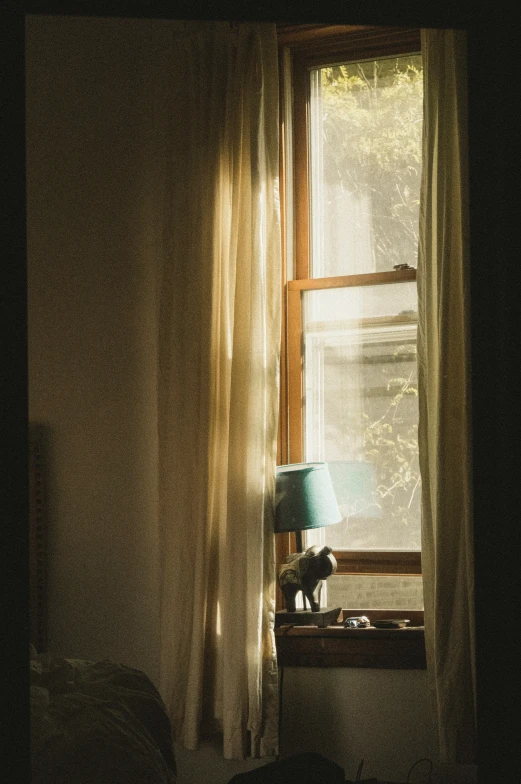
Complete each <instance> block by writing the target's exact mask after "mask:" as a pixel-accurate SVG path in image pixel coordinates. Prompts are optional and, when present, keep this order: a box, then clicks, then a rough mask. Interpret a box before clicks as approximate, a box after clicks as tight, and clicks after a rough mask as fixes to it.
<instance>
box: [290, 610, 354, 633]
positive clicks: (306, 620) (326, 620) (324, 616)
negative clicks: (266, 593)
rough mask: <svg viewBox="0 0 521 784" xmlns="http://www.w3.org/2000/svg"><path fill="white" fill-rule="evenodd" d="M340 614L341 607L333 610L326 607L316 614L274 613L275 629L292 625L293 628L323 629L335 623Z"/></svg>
mask: <svg viewBox="0 0 521 784" xmlns="http://www.w3.org/2000/svg"><path fill="white" fill-rule="evenodd" d="M341 612H342V608H341V607H335V608H334V609H331V608H330V607H326V608H325V609H324V610H319V611H318V612H312V611H311V610H296V611H295V612H286V610H280V611H279V612H276V613H275V628H276V629H277V628H278V627H279V626H284V625H287V624H292V625H293V626H318V627H319V628H321V629H323V628H324V627H325V626H330V625H331V624H332V623H336V621H338V616H339V615H340V613H341Z"/></svg>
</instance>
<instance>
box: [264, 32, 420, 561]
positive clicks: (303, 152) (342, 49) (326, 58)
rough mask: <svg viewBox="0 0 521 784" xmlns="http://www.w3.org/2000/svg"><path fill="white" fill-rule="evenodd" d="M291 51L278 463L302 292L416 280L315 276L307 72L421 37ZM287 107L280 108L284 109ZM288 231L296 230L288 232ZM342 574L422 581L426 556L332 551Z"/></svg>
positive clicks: (407, 49) (297, 456)
mask: <svg viewBox="0 0 521 784" xmlns="http://www.w3.org/2000/svg"><path fill="white" fill-rule="evenodd" d="M290 44H291V49H292V56H291V62H292V77H291V84H292V105H293V112H292V123H293V128H292V131H293V133H292V159H293V181H292V212H293V243H292V246H293V252H294V259H293V266H294V271H295V279H293V280H288V281H287V282H286V284H285V292H284V294H285V295H284V311H285V319H284V325H283V329H284V335H283V349H282V365H281V371H282V376H283V378H282V381H281V421H282V426H281V429H280V440H281V448H280V450H279V455H280V457H281V458H282V459H281V460H280V461H279V462H281V463H283V462H289V463H298V462H301V461H302V460H303V456H304V440H303V406H302V402H303V390H302V384H303V367H302V357H303V353H302V337H303V336H302V292H303V291H313V290H320V289H327V288H344V287H348V286H374V285H378V284H380V283H381V284H386V283H393V282H396V283H401V282H405V281H415V280H416V270H415V269H405V270H390V271H387V272H378V273H364V274H358V275H346V276H338V277H329V278H311V277H310V182H309V146H308V145H309V130H308V111H309V109H308V102H309V94H310V79H309V72H310V70H311V69H313V68H317V67H325V66H327V65H331V64H333V63H338V62H348V61H354V60H361V59H369V58H378V57H386V56H392V55H399V54H414V53H418V52H419V51H420V32H419V30H411V29H409V30H399V29H398V30H388V31H384V32H382V29H381V28H380V29H377V30H372V29H369V28H365V29H358V31H356V30H353V31H352V32H351V33H346V32H345V31H344V32H343V37H338V38H335V37H334V36H331V37H329V38H328V40H327V41H325V40H324V39H322V40H321V38H320V31H317V33H316V38H315V39H314V40H310V39H309V38H308V39H307V40H305V41H304V40H303V41H302V42H300V43H299V41H298V40H294V41H293V42H290ZM281 103H282V102H281ZM281 157H282V164H283V166H282V171H283V172H285V173H286V176H287V171H286V168H285V165H284V163H285V161H284V159H285V156H284V150H282V151H281ZM285 230H286V231H291V227H286V229H285ZM278 539H279V541H278V542H277V561H278V563H281V562H282V561H283V560H284V556H285V555H286V554H287V553H288V552H291V551H292V550H294V548H295V537H294V534H286V535H284V536H283V538H282V536H281V537H279V538H278ZM334 555H335V557H336V559H337V564H338V568H337V574H378V575H421V553H420V552H419V551H418V552H414V551H413V552H411V551H407V552H402V551H370V552H366V551H363V552H362V551H355V550H337V551H334Z"/></svg>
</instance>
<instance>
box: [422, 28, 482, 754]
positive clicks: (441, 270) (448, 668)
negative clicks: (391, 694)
mask: <svg viewBox="0 0 521 784" xmlns="http://www.w3.org/2000/svg"><path fill="white" fill-rule="evenodd" d="M422 50H423V58H424V79H425V99H424V100H425V103H424V140H423V153H424V159H423V182H422V195H421V208H420V249H419V261H418V294H419V332H418V354H419V399H420V423H419V443H420V466H421V474H422V488H423V489H422V492H423V520H422V526H423V527H422V569H423V578H424V599H425V641H426V649H427V669H428V675H429V679H430V683H431V687H432V694H433V701H434V706H435V713H436V719H437V725H438V730H439V744H440V756H441V758H442V760H444V761H446V762H455V763H474V762H475V756H476V693H475V643H474V564H473V551H474V547H473V522H472V486H471V468H472V467H471V432H470V410H469V400H470V398H469V395H470V367H469V318H470V311H469V309H470V301H469V252H468V248H469V242H468V239H469V238H468V192H467V143H466V138H467V125H466V67H465V62H466V60H465V57H466V52H465V33H464V32H463V31H455V30H423V31H422Z"/></svg>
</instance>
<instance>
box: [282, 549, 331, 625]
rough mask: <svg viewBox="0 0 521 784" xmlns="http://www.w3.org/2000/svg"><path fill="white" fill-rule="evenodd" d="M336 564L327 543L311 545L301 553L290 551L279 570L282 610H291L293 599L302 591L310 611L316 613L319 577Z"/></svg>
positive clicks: (293, 605)
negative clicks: (282, 598) (284, 608)
mask: <svg viewBox="0 0 521 784" xmlns="http://www.w3.org/2000/svg"><path fill="white" fill-rule="evenodd" d="M336 566H337V564H336V558H335V556H334V555H333V553H332V550H331V547H327V545H324V546H322V547H321V546H320V545H318V544H315V545H313V546H312V547H308V549H307V550H306V551H305V552H303V553H290V555H288V557H287V558H286V560H285V561H284V563H283V564H282V566H281V569H280V572H279V585H280V588H281V591H282V593H283V594H284V601H285V602H286V610H287V611H288V612H295V599H296V596H297V594H298V592H299V591H302V593H303V594H304V596H305V597H306V599H307V600H308V602H309V606H310V607H311V610H312V612H319V610H320V594H321V592H322V580H325V579H326V578H327V577H329V575H330V574H334V573H335V572H336ZM304 606H305V603H304Z"/></svg>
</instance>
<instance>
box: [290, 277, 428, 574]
mask: <svg viewBox="0 0 521 784" xmlns="http://www.w3.org/2000/svg"><path fill="white" fill-rule="evenodd" d="M416 330H417V292H416V284H415V283H393V284H382V285H377V286H362V287H356V288H354V287H350V288H340V289H325V290H318V291H307V292H305V293H304V295H303V350H304V423H305V441H304V443H305V459H306V460H308V461H315V460H316V461H326V462H327V463H329V469H330V473H331V478H332V481H333V485H334V487H335V492H336V495H337V500H338V503H339V506H340V510H341V512H342V515H343V519H342V522H341V523H339V524H338V525H334V526H330V527H328V528H327V529H324V535H325V541H326V543H327V544H329V545H330V546H331V547H333V548H334V549H338V550H341V549H345V550H413V551H414V550H420V549H421V543H420V473H419V463H418V436H417V427H418V389H417V371H416ZM356 579H359V578H356ZM393 579H394V578H393Z"/></svg>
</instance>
